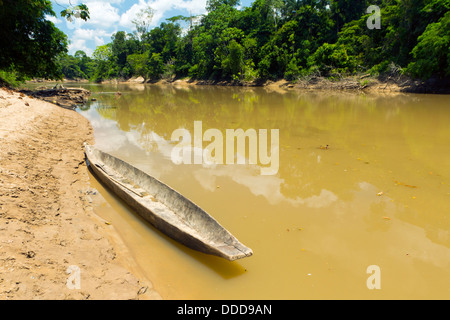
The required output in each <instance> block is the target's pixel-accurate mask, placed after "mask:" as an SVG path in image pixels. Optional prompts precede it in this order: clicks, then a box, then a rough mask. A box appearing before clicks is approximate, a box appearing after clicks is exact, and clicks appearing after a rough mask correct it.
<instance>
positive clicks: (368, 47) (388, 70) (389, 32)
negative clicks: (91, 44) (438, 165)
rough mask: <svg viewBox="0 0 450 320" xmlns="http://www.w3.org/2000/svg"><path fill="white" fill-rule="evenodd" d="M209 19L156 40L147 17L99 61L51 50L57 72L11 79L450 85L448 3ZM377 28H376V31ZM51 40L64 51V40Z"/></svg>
mask: <svg viewBox="0 0 450 320" xmlns="http://www.w3.org/2000/svg"><path fill="white" fill-rule="evenodd" d="M5 1H6V0H5ZM6 2H7V1H6ZM36 2H37V1H36ZM371 5H375V6H377V8H379V9H380V11H379V13H380V14H379V17H378V16H376V14H377V12H376V11H373V10H370V9H369V10H368V8H369V6H371ZM206 9H207V14H205V15H202V16H198V17H183V16H176V17H172V18H170V19H167V20H166V21H165V22H162V23H161V24H160V26H159V27H155V28H153V29H151V30H150V29H149V27H148V26H149V21H150V19H151V17H152V9H151V8H148V9H147V10H145V11H142V12H141V14H140V15H139V16H138V18H137V19H136V20H135V21H134V23H135V26H136V31H135V32H134V33H126V32H125V31H118V32H116V33H115V34H114V35H113V36H112V39H111V42H110V43H108V44H105V45H102V46H99V47H97V48H96V50H95V52H94V54H93V56H92V57H89V56H87V55H86V53H84V52H83V51H78V52H76V53H75V54H74V55H73V56H72V55H68V54H67V53H66V51H64V50H61V49H60V48H57V49H55V50H53V51H52V50H50V49H52V47H51V46H50V47H49V48H50V49H49V50H46V51H45V52H46V55H50V56H52V57H56V59H51V61H52V64H49V63H48V62H46V63H43V62H42V61H38V60H36V61H34V60H33V59H36V57H33V59H31V60H30V66H29V67H28V66H27V65H25V67H26V68H17V69H14V70H17V71H19V72H21V73H25V74H27V75H33V76H36V77H47V78H55V77H56V76H63V77H65V78H68V79H87V80H90V81H93V82H101V81H105V80H110V79H123V80H127V79H130V78H132V77H142V78H144V80H158V79H175V78H191V79H199V80H213V81H234V82H257V81H265V80H279V79H286V80H289V81H296V80H299V79H308V78H311V77H316V76H321V77H327V78H329V79H339V78H342V77H345V76H351V75H355V74H364V75H366V74H367V75H372V76H379V75H390V74H396V75H399V74H402V75H403V74H404V75H407V76H409V77H412V78H417V79H422V80H426V79H429V78H431V77H433V78H437V79H444V78H445V79H447V80H448V78H449V77H450V50H449V47H450V10H449V9H450V0H370V1H368V0H255V1H253V2H252V4H251V5H250V6H249V7H239V0H208V1H207V8H206ZM378 18H379V20H378V22H379V25H378V26H375V28H374V27H373V26H372V25H370V23H373V21H374V19H378ZM375 22H376V21H375ZM46 23H47V24H48V26H49V28H55V27H54V26H53V25H52V24H51V22H49V21H46ZM183 26H184V27H183ZM55 29H56V28H55ZM58 37H59V38H58ZM52 39H54V40H55V43H56V44H58V45H63V46H64V45H66V46H67V44H66V42H65V41H66V40H65V39H64V37H63V35H61V34H59V33H58V32H57V31H54V38H52ZM47 60H48V59H47ZM1 62H2V64H1V66H0V69H2V68H3V69H4V67H5V63H4V60H1ZM55 64H56V65H57V68H55ZM6 65H7V64H6ZM37 66H39V68H38V70H35V69H36V68H37ZM45 66H47V68H45ZM30 70H31V71H30ZM56 73H57V74H56Z"/></svg>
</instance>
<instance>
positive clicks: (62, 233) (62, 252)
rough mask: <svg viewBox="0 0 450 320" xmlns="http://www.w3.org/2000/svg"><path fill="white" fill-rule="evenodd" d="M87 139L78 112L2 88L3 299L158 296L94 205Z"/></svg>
mask: <svg viewBox="0 0 450 320" xmlns="http://www.w3.org/2000/svg"><path fill="white" fill-rule="evenodd" d="M85 141H87V142H88V143H92V142H93V130H92V128H91V126H90V124H89V122H88V120H86V119H85V118H83V117H82V116H81V115H79V114H78V113H76V112H74V111H71V110H67V109H63V108H60V107H58V106H55V105H53V104H50V103H47V102H44V101H42V100H37V99H34V98H31V97H27V96H25V95H23V94H19V93H17V92H12V91H9V90H5V89H0V142H1V146H2V147H1V149H0V299H48V300H60V299H118V300H119V299H120V300H123V299H159V298H160V296H159V294H158V293H157V292H156V291H155V290H154V289H153V286H152V284H151V282H150V281H148V280H146V279H144V278H143V277H141V273H140V271H139V270H138V268H137V266H136V264H135V263H134V260H133V259H132V257H131V256H130V254H129V252H128V251H127V249H126V247H125V245H124V244H123V242H121V239H120V238H119V236H118V234H117V233H116V231H115V229H114V226H112V225H109V224H107V223H105V221H103V220H102V219H101V218H99V217H98V216H97V215H96V214H95V212H94V208H93V206H92V204H91V202H92V201H91V200H90V194H92V189H91V188H90V186H89V176H88V168H87V167H86V164H85V162H84V152H83V143H84V142H85ZM73 266H75V268H74V267H73ZM70 268H72V269H70ZM76 268H79V271H80V272H79V274H80V277H79V280H80V281H79V282H78V283H79V285H80V289H74V288H73V287H74V285H76V284H77V282H76V280H75V281H74V282H73V283H72V285H70V283H69V285H67V283H68V279H69V278H70V279H77V277H76V273H74V272H73V271H72V272H70V270H76ZM68 269H69V273H68Z"/></svg>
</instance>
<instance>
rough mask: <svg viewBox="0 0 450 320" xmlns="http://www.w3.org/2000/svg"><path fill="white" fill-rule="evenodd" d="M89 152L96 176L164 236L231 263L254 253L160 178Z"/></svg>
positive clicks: (88, 156)
mask: <svg viewBox="0 0 450 320" xmlns="http://www.w3.org/2000/svg"><path fill="white" fill-rule="evenodd" d="M85 152H86V157H87V160H88V161H89V165H90V167H91V168H92V170H93V171H94V173H95V174H96V176H98V177H99V178H100V179H101V180H102V181H103V182H104V183H105V184H106V185H107V186H108V187H109V188H111V189H112V191H113V192H114V193H116V194H117V195H118V196H119V197H120V198H122V199H123V200H124V201H125V202H126V203H127V204H129V205H130V206H131V207H132V208H133V209H135V210H136V211H137V213H138V214H140V215H141V216H142V217H143V218H144V219H146V220H147V221H148V222H150V223H151V224H152V225H153V226H155V227H156V228H157V229H159V230H161V231H162V232H163V233H165V234H167V235H168V236H170V237H172V238H173V239H175V240H177V241H179V242H180V243H182V244H184V245H186V246H187V247H190V248H192V249H195V250H198V251H201V252H204V253H207V254H212V255H216V256H219V257H222V258H225V259H227V260H230V261H232V260H236V259H240V258H244V257H248V256H251V255H252V254H253V252H252V250H251V249H250V248H248V247H246V246H244V245H243V244H242V243H240V242H239V241H238V240H237V239H236V238H235V237H234V236H233V235H232V234H231V233H230V232H229V231H228V230H226V229H225V228H224V227H222V226H221V225H220V224H219V223H218V222H217V221H216V220H215V219H214V218H213V217H211V216H210V215H209V214H208V213H206V212H205V211H204V210H203V209H201V208H200V207H199V206H197V205H196V204H195V203H193V202H192V201H190V200H188V199H187V198H185V197H184V196H183V195H181V194H180V193H178V192H177V191H175V190H174V189H172V188H170V187H169V186H167V185H166V184H164V183H162V182H161V181H159V180H158V179H155V178H154V177H152V176H150V175H148V174H146V173H145V172H143V171H141V170H139V169H137V168H135V167H133V166H131V165H130V164H128V163H126V162H125V161H122V160H120V159H118V158H116V157H114V156H112V155H110V154H108V153H105V152H102V151H100V150H98V149H96V148H94V147H92V146H88V145H86V146H85Z"/></svg>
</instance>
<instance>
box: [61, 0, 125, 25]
mask: <svg viewBox="0 0 450 320" xmlns="http://www.w3.org/2000/svg"><path fill="white" fill-rule="evenodd" d="M86 5H87V6H88V8H89V15H90V19H88V20H87V21H83V20H81V19H75V20H74V21H73V22H68V21H67V28H69V29H72V30H73V29H78V28H81V27H83V26H86V25H90V26H94V27H97V28H110V27H114V25H115V24H116V23H118V22H119V20H120V15H119V9H118V8H116V7H114V6H112V5H111V4H110V3H109V2H106V1H105V2H103V1H90V2H86Z"/></svg>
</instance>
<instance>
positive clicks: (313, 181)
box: [78, 84, 450, 299]
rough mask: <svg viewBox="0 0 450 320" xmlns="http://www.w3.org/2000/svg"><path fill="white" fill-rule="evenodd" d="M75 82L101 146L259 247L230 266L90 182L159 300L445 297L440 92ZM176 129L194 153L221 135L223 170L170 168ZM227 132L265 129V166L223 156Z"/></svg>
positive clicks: (445, 99)
mask: <svg viewBox="0 0 450 320" xmlns="http://www.w3.org/2000/svg"><path fill="white" fill-rule="evenodd" d="M83 86H84V87H86V88H87V89H89V90H91V91H92V92H93V95H92V97H93V98H95V99H96V101H91V102H89V103H88V105H86V106H85V107H83V108H81V109H79V110H78V112H79V113H80V114H82V115H83V116H85V117H86V118H87V119H89V120H90V121H91V123H92V126H93V128H94V132H95V140H96V146H97V147H98V148H99V149H101V150H103V151H106V152H109V153H111V154H112V155H114V156H117V157H119V158H121V159H123V160H125V161H127V162H129V163H131V164H132V165H134V166H136V167H138V168H140V169H141V170H144V171H145V172H147V173H149V174H151V175H153V176H155V177H156V178H158V179H160V180H161V181H163V182H165V183H166V184H168V185H170V186H171V187H172V188H174V189H176V190H177V191H179V192H180V193H182V194H183V195H185V196H186V197H187V198H189V199H191V200H192V201H193V202H195V203H196V204H198V205H199V206H200V207H202V208H203V209H205V210H206V211H207V212H208V213H210V214H211V215H212V216H213V217H214V218H215V219H216V220H218V221H219V223H221V224H222V225H223V226H224V227H226V228H227V229H228V230H229V231H230V232H231V233H232V234H233V235H235V236H236V237H237V238H238V239H239V240H240V241H241V242H242V243H244V244H245V245H247V246H248V247H250V248H252V250H253V252H254V255H253V256H252V257H249V258H245V259H242V260H238V261H234V262H228V261H226V260H223V259H221V258H217V257H213V256H208V255H205V254H202V253H199V252H196V251H193V250H191V249H188V248H185V247H184V246H182V245H180V244H178V243H176V242H175V241H173V240H171V239H170V238H168V237H166V236H165V235H163V234H161V233H160V232H159V231H157V230H155V229H154V228H153V227H152V226H150V225H149V224H148V223H146V222H145V221H143V220H142V219H141V218H139V217H138V216H136V214H135V213H134V212H133V211H132V210H130V209H129V208H128V207H127V206H126V205H125V204H124V203H123V202H121V201H120V200H118V199H117V198H116V197H115V196H114V195H113V194H111V193H110V192H109V191H108V190H106V189H104V188H103V187H102V186H101V185H100V184H99V183H98V182H97V181H96V179H95V177H93V176H91V183H92V186H93V187H94V188H97V189H98V190H99V192H100V193H101V194H102V196H103V198H104V199H105V201H104V202H102V203H100V204H98V205H97V208H96V211H97V212H98V214H99V215H100V216H102V217H103V218H105V219H106V220H108V221H109V222H110V223H111V224H112V225H114V227H115V228H116V229H117V230H118V231H119V233H120V234H121V236H122V238H123V239H124V242H125V244H126V245H127V246H128V248H129V249H130V251H131V253H132V254H133V256H134V258H135V260H136V261H137V263H138V264H139V266H140V267H141V268H142V270H143V271H144V272H145V274H146V276H148V278H149V279H150V280H151V281H152V282H153V284H154V287H155V289H156V290H157V291H158V292H159V293H160V294H161V296H162V297H163V298H164V299H417V298H418V299H449V298H450V234H449V230H450V179H449V178H450V125H449V124H450V97H449V96H444V95H415V94H396V95H383V94H377V95H366V94H362V93H343V92H340V93H336V92H335V93H332V92H322V91H317V92H301V91H282V90H270V89H267V88H229V87H213V86H180V87H175V86H157V85H147V86H144V85H88V84H86V85H83ZM117 92H120V93H121V94H117ZM195 121H198V122H195ZM195 123H197V124H198V123H201V128H200V132H201V133H200V135H199V134H198V132H199V131H198V127H197V129H195V128H194V127H195V125H194V124H195ZM177 129H185V132H186V131H187V132H189V133H190V134H191V135H192V144H193V146H194V147H197V148H198V147H201V148H202V149H205V148H206V147H207V146H208V145H210V144H211V142H210V141H206V139H205V137H204V136H203V138H204V139H203V140H204V141H203V142H202V141H201V140H202V133H205V132H206V131H207V130H208V129H215V130H214V132H216V133H221V134H222V135H223V154H224V156H223V159H224V161H223V162H224V163H226V164H220V163H219V164H214V165H212V164H211V163H209V162H206V161H203V163H198V164H194V163H192V164H187V163H182V164H176V163H175V162H176V161H174V156H173V150H174V148H175V147H177V146H178V144H177V142H174V141H171V138H172V134H173V132H174V131H175V130H177ZM227 129H243V130H244V131H245V130H248V129H254V130H255V132H257V136H256V137H257V138H258V139H259V141H261V139H262V136H263V134H264V133H265V132H266V133H267V135H266V138H267V139H268V142H267V148H268V154H267V155H268V156H270V155H271V156H272V157H271V164H270V165H271V166H272V171H271V172H269V174H267V173H266V174H262V172H263V171H262V170H261V169H262V168H268V164H267V159H266V162H263V160H262V158H261V157H258V156H261V155H260V154H258V153H256V158H257V159H256V162H255V163H252V164H249V160H248V159H247V161H246V164H238V163H237V160H236V159H235V160H236V161H235V162H234V163H230V162H226V161H225V154H226V153H227V151H228V152H230V151H229V150H227V148H226V146H227V145H226V133H227ZM264 129H265V130H267V131H264ZM272 129H275V130H277V132H278V140H277V139H276V135H275V133H276V132H275V131H272ZM195 130H197V131H195ZM194 135H195V136H196V137H197V138H198V137H200V138H199V139H200V140H198V139H197V140H196V142H195V143H197V144H196V145H194V140H195V139H196V138H195V137H194ZM199 141H200V142H199ZM250 141H251V140H250V139H249V140H246V142H247V143H248V146H247V148H246V153H245V154H244V155H242V154H238V155H237V157H238V158H239V157H241V158H245V157H247V158H248V155H250V154H251V152H252V147H250V146H251V142H250ZM270 141H272V142H273V143H274V145H270V143H271V142H270ZM216 146H220V144H218V145H216ZM258 146H259V148H261V145H259V144H258ZM271 147H273V148H272V149H271ZM194 149H195V148H194ZM219 151H221V150H219V148H216V151H215V152H216V153H217V152H219ZM270 151H272V152H270ZM194 152H195V151H194ZM219 154H220V153H219ZM231 154H235V150H234V149H233V150H231ZM200 162H201V161H200ZM269 171H270V170H269Z"/></svg>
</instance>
